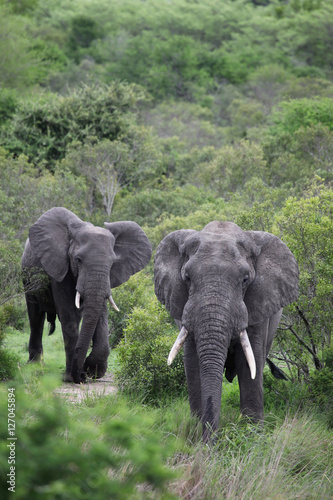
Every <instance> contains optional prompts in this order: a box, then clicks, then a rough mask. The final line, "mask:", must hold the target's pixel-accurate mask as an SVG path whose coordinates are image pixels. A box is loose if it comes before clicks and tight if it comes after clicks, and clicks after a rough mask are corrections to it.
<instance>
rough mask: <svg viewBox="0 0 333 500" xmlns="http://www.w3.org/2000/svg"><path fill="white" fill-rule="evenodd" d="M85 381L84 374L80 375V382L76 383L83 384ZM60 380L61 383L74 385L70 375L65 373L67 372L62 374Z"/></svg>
mask: <svg viewBox="0 0 333 500" xmlns="http://www.w3.org/2000/svg"><path fill="white" fill-rule="evenodd" d="M86 379H87V377H86V374H85V373H81V374H80V381H79V382H78V383H79V384H84V383H85V382H86ZM62 380H63V382H71V383H73V384H74V383H75V382H74V379H73V377H72V375H71V374H70V373H67V372H66V373H64V374H63V376H62Z"/></svg>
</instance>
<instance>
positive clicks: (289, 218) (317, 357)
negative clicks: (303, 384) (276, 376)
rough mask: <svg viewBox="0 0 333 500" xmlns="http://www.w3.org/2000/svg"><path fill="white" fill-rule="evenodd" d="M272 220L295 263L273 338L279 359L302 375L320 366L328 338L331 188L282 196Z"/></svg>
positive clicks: (332, 271)
mask: <svg viewBox="0 0 333 500" xmlns="http://www.w3.org/2000/svg"><path fill="white" fill-rule="evenodd" d="M276 222H277V225H278V229H279V232H280V235H281V236H282V238H283V241H285V243H287V245H288V246H289V248H290V249H291V251H292V252H293V253H294V255H295V257H296V259H297V262H298V265H299V268H300V286H299V298H298V301H297V304H296V305H293V306H291V308H289V309H288V313H287V316H286V317H285V320H284V327H283V329H282V330H280V334H279V335H278V339H279V342H280V346H281V348H282V351H283V352H284V359H285V360H286V361H287V362H288V363H289V365H291V366H292V365H294V366H297V367H298V370H299V375H303V376H305V377H307V376H308V373H309V369H310V368H311V367H313V368H316V369H320V368H322V366H323V364H322V362H323V358H324V355H325V354H324V353H325V349H326V348H327V347H329V346H330V345H331V342H332V329H333V238H332V236H333V191H332V190H331V188H328V187H324V186H323V185H321V184H320V183H318V182H317V183H316V184H314V185H313V186H312V187H311V189H310V190H309V192H308V194H307V197H306V198H304V199H301V200H296V199H293V198H291V199H289V200H287V202H286V205H285V207H284V209H283V210H282V213H281V215H280V216H278V217H277V220H276ZM292 345H293V347H291V346H292Z"/></svg>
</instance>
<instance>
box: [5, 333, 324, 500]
mask: <svg viewBox="0 0 333 500" xmlns="http://www.w3.org/2000/svg"><path fill="white" fill-rule="evenodd" d="M27 342H28V334H27V333H24V332H17V331H15V330H13V329H12V330H9V331H8V332H7V336H6V347H7V348H10V349H12V350H14V351H15V352H16V354H17V355H18V357H19V360H20V367H19V372H18V376H17V380H16V381H15V382H9V384H13V383H14V384H16V386H17V387H18V390H19V391H21V392H19V394H21V396H20V398H21V401H20V400H18V406H19V407H20V406H21V407H22V408H21V410H20V411H19V412H18V416H17V419H18V420H17V428H18V429H19V430H18V432H21V436H22V438H21V440H22V442H23V444H25V448H22V449H20V448H18V453H19V451H20V453H22V460H21V462H20V467H22V468H24V473H23V474H22V473H21V474H22V477H24V478H25V482H26V484H27V488H28V489H27V490H24V486H22V485H21V490H20V494H19V495H18V498H22V499H23V498H27V497H26V496H24V495H27V493H29V499H33V498H38V499H40V498H42V499H44V498H45V499H51V498H52V500H53V499H58V498H59V499H65V498H67V497H68V486H67V481H68V482H71V487H70V491H71V492H72V494H76V495H77V498H81V496H80V495H81V493H80V492H84V491H89V492H90V494H91V495H93V496H94V498H96V499H98V498H103V497H102V494H105V493H106V492H110V491H111V490H112V488H115V490H114V491H115V492H116V491H118V493H119V492H120V493H119V494H118V493H117V495H118V496H116V493H114V495H115V496H114V498H133V499H136V498H138V499H141V498H142V499H143V498H145V499H146V498H152V499H159V498H181V499H184V500H187V499H188V500H189V499H203V500H205V499H207V500H208V499H209V500H211V499H256V500H257V499H259V500H261V499H262V500H264V499H265V500H266V499H272V500H285V499H295V498H302V499H312V498H318V499H328V498H333V475H332V471H333V444H332V441H333V440H332V434H333V433H332V430H330V429H328V428H327V426H326V425H325V423H324V419H322V418H321V415H320V414H319V412H318V411H315V410H314V409H312V410H310V409H309V408H308V409H306V408H305V406H306V405H303V406H304V407H303V408H302V409H301V410H299V411H295V408H296V400H297V398H296V396H295V394H294V395H293V391H294V393H295V388H293V391H291V392H292V396H291V397H292V398H294V399H295V402H294V403H293V404H292V405H291V406H290V408H289V410H286V405H284V408H283V407H282V403H281V401H284V399H285V394H284V395H283V398H281V399H280V400H279V399H278V396H277V395H276V394H272V395H270V394H268V395H267V404H266V407H267V408H266V424H265V426H264V428H261V429H258V428H256V427H253V426H251V425H249V424H248V422H247V421H245V420H244V419H242V418H241V417H240V415H239V410H238V388H237V383H236V382H235V383H234V384H227V383H226V384H225V385H224V389H223V402H222V413H221V422H220V430H219V432H218V434H217V440H216V444H215V446H214V447H209V446H205V445H203V443H202V442H201V440H200V438H201V426H200V423H199V422H198V421H197V420H196V419H195V418H193V417H192V416H191V415H190V411H189V405H188V401H187V398H176V399H169V400H168V402H167V403H165V402H164V403H163V405H162V404H161V406H160V407H154V408H152V407H150V406H148V405H146V404H144V403H143V402H142V401H140V398H136V399H134V398H133V397H131V398H128V397H126V396H124V395H123V394H121V393H118V394H116V395H107V396H101V397H99V398H95V397H94V398H91V397H87V398H86V399H84V400H83V401H81V402H80V403H79V404H73V403H72V402H68V401H66V400H65V399H63V398H59V396H55V394H54V393H55V390H57V389H58V388H59V386H61V372H62V371H63V369H64V362H65V356H64V349H63V341H62V336H61V332H60V328H59V327H58V329H57V331H56V332H55V333H54V335H52V336H50V337H48V336H45V339H44V359H43V363H42V364H40V365H27V364H26V360H27V357H28V355H27ZM115 364H116V357H115V355H114V353H112V355H111V358H110V369H111V370H112V369H114V367H115ZM7 386H8V383H2V384H1V387H0V390H1V392H2V393H5V391H6V388H7ZM298 396H299V394H298ZM274 398H277V400H278V401H280V402H279V404H278V405H277V406H276V408H275V409H276V412H274V404H273V401H274ZM1 409H2V411H6V408H5V407H1ZM4 418H5V416H4V415H2V416H1V421H2V422H3V421H4ZM32 424H33V425H34V426H35V427H31V426H32ZM32 428H34V429H35V430H36V432H37V431H38V433H39V434H40V436H41V439H37V438H36V439H35V440H34V439H33V438H32V437H31V436H32V435H33V434H31V429H32ZM2 431H3V432H4V433H5V432H6V428H5V427H4V428H2ZM27 449H28V452H27ZM29 450H30V451H29ZM80 450H81V451H80ZM110 450H111V451H110ZM1 453H2V455H3V453H5V454H6V453H7V450H6V449H5V448H2V449H1ZM29 457H30V458H29ZM23 458H24V460H23ZM29 460H30V461H32V462H35V467H33V468H29V467H28V465H26V464H27V463H28V462H29ZM66 461H67V464H66V466H67V468H66V467H65V472H63V473H62V475H61V474H60V475H57V473H56V469H57V467H58V468H59V467H60V469H61V464H63V463H64V462H66ZM87 463H89V467H87V465H86V464H87ZM0 465H1V471H2V472H3V471H5V469H6V466H7V464H6V460H4V459H3V457H2V461H1V462H0ZM36 467H37V469H38V468H39V470H40V471H43V478H44V479H43V481H44V482H43V481H42V483H41V484H39V483H38V481H40V479H39V478H40V475H39V476H38V475H37V476H36V475H35V472H34V470H35V469H36ZM68 468H69V470H68ZM71 471H72V472H73V474H72V473H71ZM91 474H93V475H92V476H91V477H90V475H91ZM87 478H90V479H89V481H88V479H87ZM110 478H111V479H112V481H111V479H110ZM36 481H37V483H38V484H39V486H38V488H37V489H36V488H35V486H34V485H35V483H36ZM110 481H111V482H110ZM127 482H128V484H130V486H131V488H130V489H128V490H126V492H125V493H124V492H122V487H123V486H124V484H127ZM2 485H3V483H2ZM117 488H118V490H117ZM72 489H73V491H72ZM112 491H113V490H112ZM124 491H125V489H124ZM75 492H76V493H75ZM78 492H79V493H78ZM66 495H67V496H66ZM121 495H125V496H121ZM126 495H127V496H126ZM4 498H7V497H6V496H4ZM73 498H74V497H73ZM82 498H83V496H82ZM104 498H107V497H105V496H104Z"/></svg>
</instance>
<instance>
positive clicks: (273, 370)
mask: <svg viewBox="0 0 333 500" xmlns="http://www.w3.org/2000/svg"><path fill="white" fill-rule="evenodd" d="M266 361H267V363H268V366H269V368H270V370H271V373H272V375H273V376H274V377H275V378H278V379H280V380H289V379H288V377H287V375H286V374H285V373H284V372H283V371H282V370H281V369H280V368H278V367H277V366H276V365H275V364H274V363H273V362H272V361H271V360H270V359H268V358H266Z"/></svg>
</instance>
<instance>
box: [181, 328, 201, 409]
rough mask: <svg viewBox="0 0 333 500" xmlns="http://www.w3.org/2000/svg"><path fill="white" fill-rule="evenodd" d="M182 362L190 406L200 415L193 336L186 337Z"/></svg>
mask: <svg viewBox="0 0 333 500" xmlns="http://www.w3.org/2000/svg"><path fill="white" fill-rule="evenodd" d="M184 364H185V374H186V380H187V387H188V393H189V399H190V408H191V413H192V414H193V415H197V416H198V417H199V418H200V419H201V417H202V406H201V379H200V367H199V360H198V356H197V350H196V345H195V341H194V338H193V337H192V338H191V337H190V338H187V339H186V342H185V344H184Z"/></svg>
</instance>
